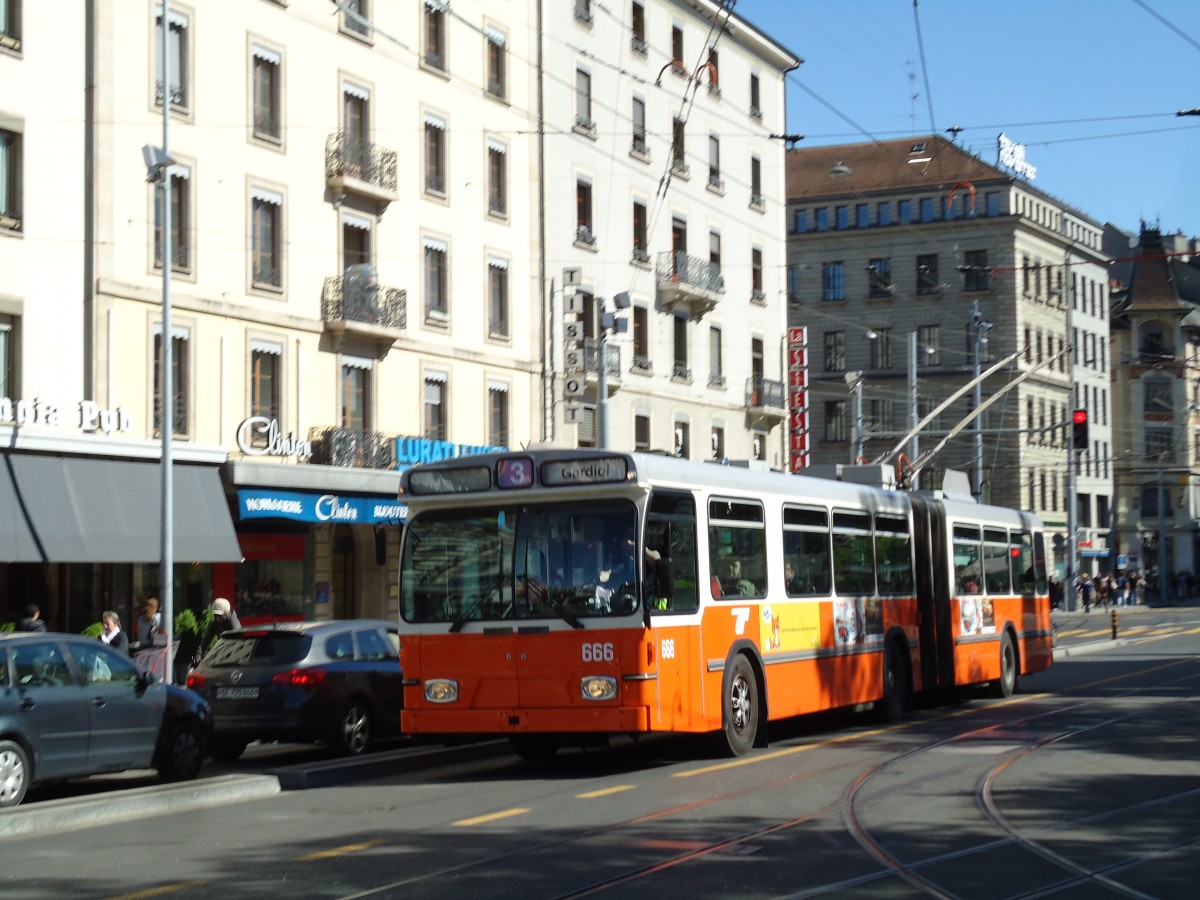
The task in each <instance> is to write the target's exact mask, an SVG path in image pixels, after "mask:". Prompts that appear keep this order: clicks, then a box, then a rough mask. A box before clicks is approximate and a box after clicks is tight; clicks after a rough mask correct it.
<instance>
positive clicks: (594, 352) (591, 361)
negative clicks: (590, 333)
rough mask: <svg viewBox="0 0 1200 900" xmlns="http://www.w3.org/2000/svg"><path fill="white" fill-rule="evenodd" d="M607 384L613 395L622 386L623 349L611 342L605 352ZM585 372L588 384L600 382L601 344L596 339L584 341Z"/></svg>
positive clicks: (585, 339)
mask: <svg viewBox="0 0 1200 900" xmlns="http://www.w3.org/2000/svg"><path fill="white" fill-rule="evenodd" d="M604 360H605V363H606V365H605V367H604V373H605V383H606V385H607V387H608V392H609V393H610V394H611V393H612V392H613V391H615V390H617V389H618V388H619V387H620V386H621V348H620V347H618V346H616V345H614V344H613V343H612V342H611V341H609V343H608V346H607V347H606V348H605V350H604ZM583 371H584V374H586V375H587V380H588V383H589V384H591V383H593V382H595V383H597V384H599V381H600V342H599V341H598V340H596V338H584V339H583Z"/></svg>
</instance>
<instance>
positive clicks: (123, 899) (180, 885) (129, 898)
mask: <svg viewBox="0 0 1200 900" xmlns="http://www.w3.org/2000/svg"><path fill="white" fill-rule="evenodd" d="M206 884H211V882H210V881H208V880H207V879H204V880H200V879H197V880H196V881H178V882H176V883H175V884H163V885H159V886H158V887H155V888H146V890H144V891H134V892H133V893H132V894H117V895H116V896H114V897H109V898H108V900H141V898H143V897H161V896H163V895H164V894H174V893H175V892H176V891H186V890H188V889H189V888H197V887H204V886H205V885H206Z"/></svg>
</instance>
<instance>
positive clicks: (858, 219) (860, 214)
mask: <svg viewBox="0 0 1200 900" xmlns="http://www.w3.org/2000/svg"><path fill="white" fill-rule="evenodd" d="M854 227H855V228H869V227H871V207H870V205H869V204H867V203H859V204H857V205H856V206H855V207H854Z"/></svg>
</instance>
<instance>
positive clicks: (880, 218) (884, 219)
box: [875, 200, 892, 228]
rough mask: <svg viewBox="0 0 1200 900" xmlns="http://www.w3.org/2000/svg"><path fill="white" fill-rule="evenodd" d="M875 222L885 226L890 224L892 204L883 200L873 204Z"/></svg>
mask: <svg viewBox="0 0 1200 900" xmlns="http://www.w3.org/2000/svg"><path fill="white" fill-rule="evenodd" d="M875 224H876V225H878V226H879V227H880V228H885V227H887V226H888V225H891V224H892V204H891V203H889V202H888V201H886V200H884V201H882V202H880V203H878V204H876V206H875Z"/></svg>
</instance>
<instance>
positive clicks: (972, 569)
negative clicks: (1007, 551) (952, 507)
mask: <svg viewBox="0 0 1200 900" xmlns="http://www.w3.org/2000/svg"><path fill="white" fill-rule="evenodd" d="M981 560H982V554H981V553H980V551H979V528H978V527H973V526H970V525H955V526H954V587H955V592H956V593H959V594H979V593H982V583H983V573H982V571H981V570H982V561H981Z"/></svg>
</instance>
